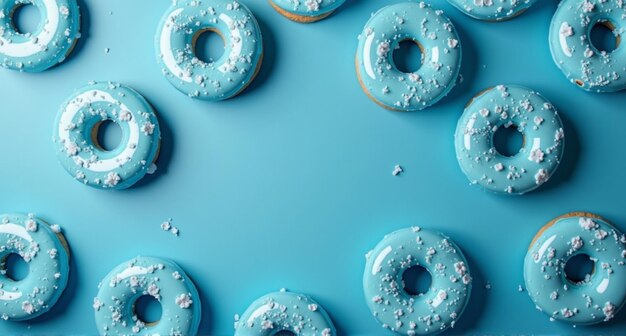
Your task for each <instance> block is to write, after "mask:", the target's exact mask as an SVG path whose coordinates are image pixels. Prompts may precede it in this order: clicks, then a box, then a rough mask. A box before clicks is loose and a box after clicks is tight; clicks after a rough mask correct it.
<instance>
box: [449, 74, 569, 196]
mask: <svg viewBox="0 0 626 336" xmlns="http://www.w3.org/2000/svg"><path fill="white" fill-rule="evenodd" d="M510 126H516V127H517V130H518V131H520V132H521V133H522V135H523V136H524V145H523V147H522V148H521V149H520V151H519V153H517V154H515V155H514V156H511V157H507V156H504V155H502V154H500V153H498V152H497V151H496V149H495V147H494V145H493V136H494V134H495V132H496V130H497V129H498V128H500V127H510ZM454 142H455V147H456V156H457V159H458V161H459V165H460V166H461V169H462V170H463V172H464V173H465V175H466V176H467V178H468V179H469V180H470V182H471V183H472V184H480V185H481V186H483V187H484V188H486V189H488V190H491V191H494V192H498V193H506V194H518V195H519V194H524V193H527V192H529V191H532V190H534V189H536V188H538V187H539V186H540V185H542V184H543V183H545V182H546V181H548V179H549V178H550V177H551V176H552V174H553V173H554V171H555V170H556V169H557V167H558V166H559V163H560V162H561V157H562V155H563V147H564V146H563V124H562V123H561V119H560V118H559V116H558V114H557V112H556V110H555V109H554V106H552V104H550V102H548V101H547V100H546V99H545V98H544V97H542V96H541V95H540V94H538V93H536V92H534V91H532V90H530V89H527V88H524V87H521V86H514V85H511V86H504V85H499V86H497V87H494V88H490V89H488V90H487V91H485V92H483V93H481V94H480V95H479V96H477V97H475V98H474V99H473V100H472V101H471V102H470V104H469V105H468V106H467V107H466V108H465V112H464V113H463V115H462V116H461V118H460V120H459V123H458V125H457V129H456V134H455V141H454Z"/></svg>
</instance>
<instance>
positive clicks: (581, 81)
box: [550, 0, 626, 92]
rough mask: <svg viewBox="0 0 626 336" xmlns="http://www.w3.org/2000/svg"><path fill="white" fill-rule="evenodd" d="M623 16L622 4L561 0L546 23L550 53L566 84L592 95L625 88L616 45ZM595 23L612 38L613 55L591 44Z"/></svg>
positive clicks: (625, 52)
mask: <svg viewBox="0 0 626 336" xmlns="http://www.w3.org/2000/svg"><path fill="white" fill-rule="evenodd" d="M625 17H626V6H624V4H623V3H622V1H596V0H591V1H589V0H585V1H581V0H564V1H561V3H560V4H559V7H558V9H557V10H556V13H555V14H554V17H553V18H552V23H551V24H550V51H551V52H552V58H553V59H554V62H555V63H556V65H557V66H558V67H559V68H560V69H561V71H563V73H564V74H565V76H566V77H567V79H569V80H570V82H572V83H574V84H576V85H577V86H579V87H580V88H582V89H584V90H587V91H592V92H614V91H619V90H623V89H624V88H626V48H624V47H623V46H622V45H621V44H620V42H621V34H622V33H623V31H624V29H625V28H626V25H625V24H624V18H625ZM598 23H600V24H604V25H606V26H607V27H609V28H610V29H611V30H613V32H614V34H615V35H616V39H617V49H615V50H614V51H613V52H605V51H600V50H598V49H597V48H596V47H594V46H593V44H592V43H591V38H590V33H591V29H592V28H593V27H594V26H595V25H596V24H598Z"/></svg>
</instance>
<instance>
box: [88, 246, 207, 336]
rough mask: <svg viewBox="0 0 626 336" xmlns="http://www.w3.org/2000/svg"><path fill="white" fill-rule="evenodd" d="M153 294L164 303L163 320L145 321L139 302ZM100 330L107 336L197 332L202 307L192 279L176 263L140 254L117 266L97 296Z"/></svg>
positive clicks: (103, 283) (95, 299)
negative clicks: (136, 308)
mask: <svg viewBox="0 0 626 336" xmlns="http://www.w3.org/2000/svg"><path fill="white" fill-rule="evenodd" d="M142 296H152V297H153V298H155V299H156V300H157V301H159V303H160V304H161V309H162V315H161V319H160V320H159V321H157V322H154V323H145V322H143V321H141V319H139V318H138V317H137V313H136V312H135V303H136V302H137V300H138V299H139V298H140V297H142ZM93 308H94V311H95V315H96V325H97V327H98V332H99V333H100V334H103V335H131V334H142V335H178V336H182V335H196V334H197V333H198V327H199V325H200V318H201V316H202V309H201V305H200V297H199V296H198V291H197V290H196V287H195V285H194V284H193V282H192V281H191V279H190V278H189V277H188V276H187V275H186V274H185V272H184V271H183V270H182V269H181V268H180V267H179V266H178V265H176V264H175V263H174V262H172V261H169V260H166V259H161V258H152V257H137V258H135V259H132V260H129V261H127V262H125V263H123V264H121V265H119V266H117V267H115V268H114V269H113V270H112V271H111V272H110V273H109V274H108V275H107V276H106V277H105V278H104V279H103V280H102V282H101V283H100V285H99V290H98V296H96V297H95V298H94V299H93Z"/></svg>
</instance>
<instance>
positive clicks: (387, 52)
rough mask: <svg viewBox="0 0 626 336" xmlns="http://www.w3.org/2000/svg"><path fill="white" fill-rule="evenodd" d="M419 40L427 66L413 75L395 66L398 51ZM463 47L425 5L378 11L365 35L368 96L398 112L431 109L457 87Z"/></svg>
mask: <svg viewBox="0 0 626 336" xmlns="http://www.w3.org/2000/svg"><path fill="white" fill-rule="evenodd" d="M403 41H413V42H415V43H417V44H418V46H419V47H420V49H421V50H422V65H421V67H420V68H419V69H418V70H417V71H415V72H412V73H404V72H402V71H400V70H398V68H397V67H396V66H395V64H394V61H393V51H394V50H395V49H397V48H398V45H399V44H400V42H403ZM460 66H461V44H460V41H459V37H458V35H457V33H456V30H455V29H454V26H453V25H452V22H450V20H449V19H448V18H447V17H446V16H445V15H444V14H443V12H442V11H441V10H435V9H433V8H431V7H430V6H428V5H427V4H425V3H424V2H419V3H416V2H406V3H399V4H395V5H391V6H387V7H385V8H383V9H381V10H379V11H378V12H376V13H375V14H374V15H373V16H372V17H371V18H370V20H369V21H368V22H367V24H366V25H365V28H364V30H363V32H362V33H361V34H360V35H359V46H358V49H357V54H356V67H357V75H358V77H359V81H360V83H361V86H362V87H363V89H364V91H365V92H366V93H367V94H368V96H369V97H370V98H371V99H372V100H374V101H375V102H376V103H378V104H379V105H381V106H383V107H385V108H387V109H391V110H397V111H416V110H421V109H424V108H427V107H429V106H431V105H433V104H435V103H436V102H438V101H439V100H440V99H441V98H443V97H444V96H446V95H447V94H448V92H450V90H451V89H452V88H453V87H454V86H455V84H456V80H457V77H458V74H459V69H460Z"/></svg>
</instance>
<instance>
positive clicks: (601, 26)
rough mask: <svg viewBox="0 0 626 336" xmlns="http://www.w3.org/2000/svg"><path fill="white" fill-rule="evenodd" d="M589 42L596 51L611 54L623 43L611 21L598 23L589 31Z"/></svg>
mask: <svg viewBox="0 0 626 336" xmlns="http://www.w3.org/2000/svg"><path fill="white" fill-rule="evenodd" d="M589 40H590V41H591V45H593V47H594V48H596V50H598V51H600V52H607V53H611V52H613V51H615V49H617V48H618V47H619V45H620V43H621V42H622V37H621V35H620V34H619V32H618V30H617V29H616V27H615V24H613V23H612V22H611V21H608V20H601V21H598V22H596V23H595V24H594V25H593V27H592V28H591V30H590V31H589Z"/></svg>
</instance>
